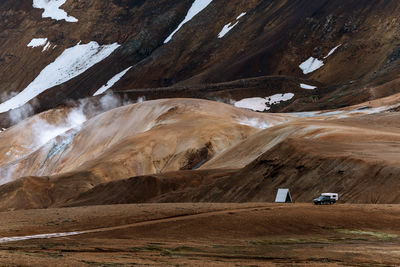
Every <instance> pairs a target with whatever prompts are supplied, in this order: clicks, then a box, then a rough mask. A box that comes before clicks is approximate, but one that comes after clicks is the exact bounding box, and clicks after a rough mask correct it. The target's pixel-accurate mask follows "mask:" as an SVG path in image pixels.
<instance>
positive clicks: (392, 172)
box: [0, 96, 400, 210]
mask: <svg viewBox="0 0 400 267" xmlns="http://www.w3.org/2000/svg"><path fill="white" fill-rule="evenodd" d="M396 98H397V96H394V97H393V98H392V99H383V100H379V101H376V102H371V103H369V104H370V106H371V107H373V109H371V108H368V109H365V108H364V107H365V106H361V105H359V106H355V107H353V108H347V109H343V110H337V111H330V112H329V113H326V112H325V113H323V112H316V113H313V114H308V116H311V115H312V116H314V117H304V114H286V115H285V114H263V113H255V112H251V111H247V110H242V109H237V108H235V107H233V106H230V105H226V104H221V103H217V102H212V101H205V100H195V99H169V100H157V101H148V102H143V103H140V104H134V105H128V106H124V107H120V108H116V109H113V110H111V111H108V112H105V113H102V114H100V115H98V116H95V117H93V118H91V119H89V120H88V121H87V122H85V123H84V124H83V125H82V126H81V127H80V130H79V131H78V132H77V133H76V135H75V137H74V138H73V140H72V141H71V142H69V143H68V144H67V145H65V147H63V146H61V147H62V149H59V150H54V147H60V146H59V143H57V142H55V141H59V142H60V140H59V139H60V137H57V138H56V139H55V140H53V141H51V142H49V143H47V144H46V145H44V146H43V147H41V148H40V149H38V150H37V151H35V152H33V153H31V154H28V155H27V156H26V157H25V158H23V159H21V160H18V161H15V162H12V164H14V166H15V167H16V168H15V169H13V175H15V176H14V179H17V178H19V177H23V176H35V177H25V178H22V179H18V180H16V181H15V182H11V183H8V184H6V185H3V186H2V187H0V195H1V196H3V198H2V201H0V208H1V209H2V210H6V209H14V208H18V209H21V208H40V207H59V206H80V205H98V204H120V203H141V202H193V201H194V202H197V201H207V202H246V201H273V199H274V196H275V192H276V189H277V188H279V187H289V188H291V190H292V195H293V197H294V198H295V200H297V201H306V202H307V201H310V199H312V198H313V197H314V196H316V195H318V194H319V193H320V192H322V191H335V192H338V193H339V194H340V195H341V201H345V202H361V203H372V202H378V203H398V202H399V201H400V199H399V196H398V194H397V193H395V192H397V191H396V190H395V191H393V188H397V187H398V186H399V180H398V178H397V177H398V175H399V172H400V168H398V163H399V159H400V154H399V150H398V147H399V146H400V124H399V121H400V120H399V116H400V114H399V113H398V112H388V111H384V110H388V109H389V110H390V109H393V108H392V107H391V106H396V105H395V103H396V101H395V100H396ZM378 104H385V106H384V107H380V108H377V107H378V106H377V105H378ZM371 112H378V113H375V114H369V115H368V113H371ZM243 124H248V125H253V126H256V125H258V126H264V127H266V125H270V126H272V127H270V128H268V129H265V130H262V129H259V128H255V127H251V126H248V125H243ZM119 125H121V127H119ZM273 125H275V126H273ZM61 140H62V139H61ZM4 141H6V140H4ZM61 143H62V142H61ZM53 151H56V153H55V152H53ZM4 167H5V168H7V167H8V166H4ZM4 167H3V168H4ZM197 169H198V170H197ZM39 176H43V177H39ZM33 185H34V186H33Z"/></svg>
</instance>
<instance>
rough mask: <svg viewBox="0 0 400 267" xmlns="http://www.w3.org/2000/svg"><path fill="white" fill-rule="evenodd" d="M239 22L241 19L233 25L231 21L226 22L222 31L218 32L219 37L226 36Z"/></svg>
mask: <svg viewBox="0 0 400 267" xmlns="http://www.w3.org/2000/svg"><path fill="white" fill-rule="evenodd" d="M238 23H239V21H236V23H235V24H233V25H232V24H231V23H228V24H226V25H225V26H224V27H223V28H222V30H221V32H220V33H219V34H218V38H222V37H224V36H225V35H226V34H227V33H228V32H230V30H232V29H233V28H234V27H235V26H236V25H237V24H238Z"/></svg>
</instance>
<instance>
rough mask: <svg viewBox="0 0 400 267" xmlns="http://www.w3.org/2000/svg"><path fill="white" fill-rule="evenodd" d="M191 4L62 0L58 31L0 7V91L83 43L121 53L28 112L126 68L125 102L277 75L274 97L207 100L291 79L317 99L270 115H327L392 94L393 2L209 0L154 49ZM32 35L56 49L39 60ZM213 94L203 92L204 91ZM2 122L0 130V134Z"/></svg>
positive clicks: (14, 87) (19, 8) (86, 90)
mask: <svg viewBox="0 0 400 267" xmlns="http://www.w3.org/2000/svg"><path fill="white" fill-rule="evenodd" d="M191 3H192V1H189V0H187V1H122V0H120V1H117V0H115V1H105V0H101V1H94V0H93V1H72V0H69V1H67V2H66V4H65V5H64V6H63V7H62V8H64V9H65V10H66V11H67V12H68V14H70V15H72V16H75V17H76V18H78V19H79V22H78V23H67V22H65V21H55V20H51V19H43V18H41V13H42V11H41V10H39V9H34V8H33V7H32V5H31V3H30V2H29V1H17V2H16V1H13V0H6V1H2V3H1V4H0V16H1V18H2V23H1V24H0V73H1V74H2V75H1V77H0V91H1V93H4V92H18V91H21V90H22V89H23V88H25V87H26V86H27V85H28V84H29V83H30V82H31V81H32V80H33V79H34V78H35V77H36V76H37V75H38V74H39V72H40V71H41V70H42V69H43V68H44V67H45V66H47V65H48V64H49V63H50V62H52V61H53V60H54V59H55V58H56V57H57V56H59V55H60V54H61V53H62V51H63V50H64V49H65V48H68V47H71V46H74V45H75V44H76V43H77V42H79V40H82V42H84V43H86V42H89V41H97V42H99V43H100V44H109V43H113V42H118V43H120V44H121V47H120V48H119V49H118V50H116V51H115V52H114V53H113V54H112V55H111V56H110V57H108V58H107V59H105V60H104V61H102V62H100V63H99V64H97V65H95V66H93V67H92V68H90V69H89V70H88V71H86V72H85V73H83V74H81V75H79V76H78V77H76V78H74V79H72V80H70V81H68V82H66V83H64V84H61V85H59V86H56V87H54V88H52V89H50V90H48V91H46V92H44V93H43V94H42V95H41V96H40V97H39V103H40V105H38V106H37V107H36V112H38V111H43V110H46V109H48V108H52V107H55V106H57V105H60V104H63V103H64V102H65V101H66V100H70V99H79V98H82V97H88V96H90V95H92V94H93V93H94V92H95V91H96V90H97V89H98V88H99V87H101V86H102V85H103V84H105V83H106V82H107V81H108V80H109V79H110V78H111V77H113V76H114V75H115V74H116V73H119V72H120V71H122V70H123V69H125V68H127V67H129V66H133V68H132V69H131V70H130V71H129V72H128V73H127V74H126V75H125V76H124V77H123V78H122V79H121V80H120V81H119V82H118V83H117V84H115V86H114V87H113V90H115V91H125V90H128V91H129V92H130V94H131V95H132V97H136V95H138V94H139V93H140V94H143V95H146V97H147V98H149V99H154V98H158V97H159V95H158V93H155V92H160V90H154V89H151V90H148V89H143V88H158V87H169V86H178V88H179V95H180V96H181V97H200V98H212V97H214V95H213V94H210V93H207V94H205V93H203V92H201V90H200V92H199V93H194V91H196V90H197V89H198V88H204V86H205V85H210V84H214V83H225V82H230V81H235V80H239V79H246V78H257V77H263V76H277V75H278V76H283V77H292V78H290V79H289V83H288V84H287V85H283V86H281V87H279V86H277V87H276V88H273V89H272V88H271V87H270V86H268V85H267V86H266V88H265V90H240V89H241V87H238V88H237V91H238V92H240V93H234V94H231V95H230V92H223V90H222V92H221V89H218V90H217V91H219V92H218V93H216V95H224V97H228V96H229V95H230V96H232V98H233V99H234V100H238V99H239V98H242V97H251V96H263V97H265V96H269V95H271V94H273V93H275V92H277V91H280V90H282V89H284V88H288V87H290V86H293V85H292V84H291V82H290V80H291V79H306V81H307V80H309V81H308V83H311V84H314V83H317V84H319V85H320V87H321V88H323V90H319V91H314V92H313V93H314V94H316V96H315V97H313V101H312V102H311V103H309V94H310V93H309V92H305V93H303V94H302V93H297V94H296V96H295V98H294V99H293V101H291V102H287V103H285V104H284V105H281V106H280V107H279V108H275V109H274V110H273V111H283V110H288V111H299V110H305V109H308V110H312V109H321V108H336V107H341V106H346V105H349V104H355V103H359V102H363V101H367V100H370V99H375V98H378V97H382V96H387V95H390V94H393V93H397V92H398V88H399V86H398V84H399V81H398V78H397V75H398V65H399V58H398V52H397V51H398V50H399V47H400V39H399V37H400V36H399V33H398V32H399V31H398V29H399V28H400V21H399V20H398V19H397V17H398V14H399V12H400V10H399V9H400V4H399V3H398V1H394V0H392V1H384V0H380V1H374V2H373V3H371V2H370V1H363V0H357V1H344V0H335V1H331V0H323V1H320V0H295V1H284V0H282V1H261V0H254V1H242V0H234V1H227V0H214V1H213V2H212V3H211V4H210V5H209V6H208V7H207V8H206V9H205V10H203V12H201V13H200V14H198V15H197V16H196V17H194V18H193V19H192V20H191V21H190V22H189V23H187V24H186V25H184V26H183V27H182V28H181V30H180V31H178V32H177V33H176V34H175V35H174V37H173V39H172V40H171V42H169V43H168V44H163V41H164V39H165V38H166V37H167V36H168V35H169V34H170V33H171V32H172V31H173V30H174V29H175V28H176V26H177V25H178V24H179V23H180V21H182V20H183V18H184V17H185V15H186V13H187V10H188V9H189V8H190V6H191ZM242 12H247V15H246V16H244V17H242V18H241V20H240V23H239V24H238V25H237V26H236V27H235V28H233V29H232V30H231V32H229V34H227V35H226V36H225V37H224V38H222V39H218V38H217V35H218V33H219V32H220V30H221V29H222V27H223V26H224V25H226V24H227V23H229V22H234V21H235V18H236V17H237V16H238V15H239V14H240V13H242ZM33 37H47V38H49V40H50V41H51V42H52V43H54V44H57V48H56V49H54V50H52V51H50V52H46V53H42V52H41V49H31V48H27V47H26V44H27V43H28V42H29V41H30V40H31V39H32V38H33ZM339 44H342V46H341V47H340V48H339V49H338V50H337V52H336V53H335V54H333V55H332V56H330V57H329V58H328V59H327V60H326V62H325V63H326V64H325V66H324V67H323V68H321V69H319V70H317V71H316V72H313V73H311V74H309V75H303V74H302V72H301V70H300V69H299V68H298V66H299V64H300V63H301V62H303V61H304V60H306V59H307V58H308V57H310V56H314V57H318V58H322V57H324V56H325V55H326V54H327V53H328V52H329V51H330V49H332V48H333V47H335V46H337V45H339ZM21 70H23V71H22V72H21ZM282 79H284V78H282ZM261 81H262V80H261ZM217 87H218V85H215V86H214V85H210V86H209V89H207V90H209V91H212V90H213V88H217ZM260 87H262V86H260ZM182 88H188V90H186V91H185V90H182ZM134 89H138V91H137V92H136V93H135V90H134ZM243 89H245V87H243ZM176 90H177V89H176V88H175V87H172V88H171V89H168V90H165V89H163V91H164V92H165V93H163V94H162V95H163V96H164V97H171V96H174V95H175V93H174V92H175V91H176ZM284 90H285V89H284ZM203 91H204V90H203ZM153 92H154V94H153ZM282 93H283V92H282ZM307 99H308V100H307ZM315 100H318V101H315ZM305 107H306V108H305ZM3 121H4V122H2V125H1V126H3V127H5V126H8V125H7V123H6V121H7V120H6V119H4V120H3Z"/></svg>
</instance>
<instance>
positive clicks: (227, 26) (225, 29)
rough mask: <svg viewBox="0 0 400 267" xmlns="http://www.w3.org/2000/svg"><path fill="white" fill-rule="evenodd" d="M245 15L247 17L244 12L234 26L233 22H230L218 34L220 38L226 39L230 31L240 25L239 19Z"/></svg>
mask: <svg viewBox="0 0 400 267" xmlns="http://www.w3.org/2000/svg"><path fill="white" fill-rule="evenodd" d="M244 15H246V12H243V13H242V14H240V15H239V16H238V17H237V18H236V23H235V24H232V23H231V22H229V23H228V24H226V25H225V26H224V27H223V28H222V30H221V32H220V33H219V34H218V38H222V37H224V36H225V35H226V34H227V33H228V32H229V31H230V30H232V29H233V28H234V27H235V26H236V25H237V24H238V23H239V19H240V18H241V17H243V16H244Z"/></svg>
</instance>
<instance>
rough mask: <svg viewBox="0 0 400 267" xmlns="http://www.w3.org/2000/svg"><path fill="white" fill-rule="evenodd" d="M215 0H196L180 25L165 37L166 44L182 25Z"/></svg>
mask: <svg viewBox="0 0 400 267" xmlns="http://www.w3.org/2000/svg"><path fill="white" fill-rule="evenodd" d="M212 1H213V0H195V1H194V2H193V4H192V6H191V7H190V9H189V11H188V13H187V14H186V17H185V19H184V20H183V21H182V22H181V23H180V24H179V26H178V27H177V28H176V29H175V30H174V31H173V32H172V33H171V34H170V35H169V36H168V37H167V39H165V41H164V44H166V43H168V42H169V41H171V39H172V37H173V36H174V35H175V33H177V32H178V31H179V30H180V29H181V28H182V26H183V25H184V24H185V23H187V22H189V21H190V20H192V18H194V17H195V16H196V15H197V14H199V13H200V12H201V11H203V9H205V8H206V7H207V6H208V5H209V4H210V3H211V2H212Z"/></svg>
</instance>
